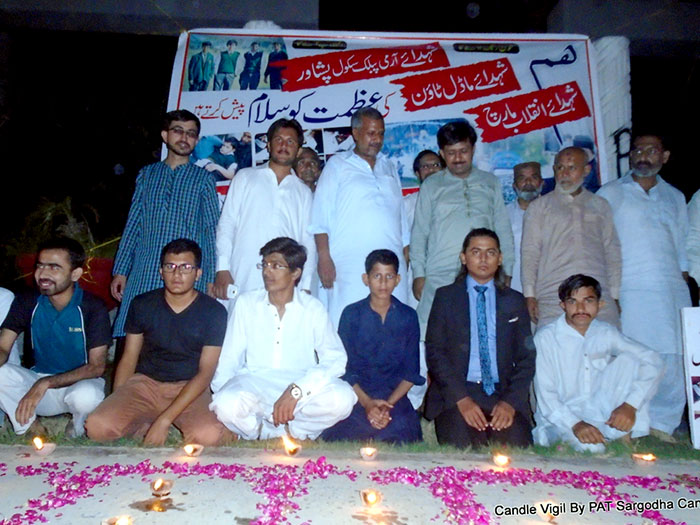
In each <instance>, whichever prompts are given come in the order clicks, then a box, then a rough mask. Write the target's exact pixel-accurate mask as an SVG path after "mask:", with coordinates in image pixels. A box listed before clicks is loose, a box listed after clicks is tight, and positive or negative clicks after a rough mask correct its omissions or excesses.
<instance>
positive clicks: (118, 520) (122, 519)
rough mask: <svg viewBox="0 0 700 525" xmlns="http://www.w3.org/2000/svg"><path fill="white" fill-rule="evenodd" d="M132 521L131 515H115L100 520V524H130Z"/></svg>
mask: <svg viewBox="0 0 700 525" xmlns="http://www.w3.org/2000/svg"><path fill="white" fill-rule="evenodd" d="M132 523H133V521H132V519H131V516H115V517H113V518H107V519H106V520H102V523H101V524H100V525H131V524H132Z"/></svg>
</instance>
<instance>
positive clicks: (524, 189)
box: [506, 162, 544, 292]
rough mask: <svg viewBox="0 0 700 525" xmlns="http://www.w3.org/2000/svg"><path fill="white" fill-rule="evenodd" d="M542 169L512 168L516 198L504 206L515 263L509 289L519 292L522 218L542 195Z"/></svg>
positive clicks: (534, 164)
mask: <svg viewBox="0 0 700 525" xmlns="http://www.w3.org/2000/svg"><path fill="white" fill-rule="evenodd" d="M543 186H544V181H543V180H542V167H541V166H540V163H539V162H522V163H520V164H516V165H515V166H513V191H515V194H516V195H517V196H518V198H517V199H515V200H514V201H513V202H511V203H509V204H507V205H506V210H508V217H509V218H510V227H511V228H512V230H513V246H514V247H515V262H514V263H513V279H512V280H511V282H510V287H511V288H512V289H513V290H517V291H519V292H522V291H523V284H522V282H521V281H520V241H521V239H522V237H523V218H525V210H527V207H528V206H529V205H530V203H531V202H532V201H534V200H535V199H536V198H537V197H539V196H540V193H542V187H543Z"/></svg>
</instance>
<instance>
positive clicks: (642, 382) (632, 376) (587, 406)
mask: <svg viewBox="0 0 700 525" xmlns="http://www.w3.org/2000/svg"><path fill="white" fill-rule="evenodd" d="M535 346H536V348H537V361H536V366H535V380H534V385H535V395H536V396H537V412H535V423H536V425H537V426H536V428H535V429H534V431H533V439H534V440H535V443H537V444H539V445H544V446H547V445H549V444H550V443H551V442H552V441H554V440H557V439H564V440H565V441H568V442H570V443H571V444H573V445H580V442H578V439H577V438H576V437H575V436H574V435H573V431H572V427H573V426H574V425H575V424H576V423H578V422H579V421H585V422H586V423H589V424H591V425H594V426H595V427H597V428H598V429H599V430H600V431H601V432H602V433H603V435H604V436H605V437H607V438H608V439H616V438H619V437H621V436H622V435H623V432H621V431H618V430H615V429H613V428H612V427H609V426H608V425H606V424H605V421H607V420H608V418H609V417H610V413H611V412H612V410H614V409H615V408H617V407H618V406H620V405H621V404H622V403H623V402H626V403H628V404H630V405H632V406H633V407H635V408H636V409H637V414H636V416H637V418H636V421H635V424H634V426H633V427H632V436H633V437H638V436H644V435H646V434H648V432H649V414H648V405H649V400H650V399H651V397H652V396H653V395H654V393H655V392H656V388H657V386H658V383H659V379H660V374H661V370H662V368H661V367H662V362H661V359H660V358H659V356H658V355H656V353H655V352H654V351H653V350H651V349H650V348H647V347H645V346H644V345H642V344H640V343H638V342H636V341H634V340H632V339H630V338H628V337H625V336H624V335H622V333H621V332H620V331H619V330H618V329H617V328H615V327H614V326H612V325H610V324H608V323H605V322H602V321H598V320H597V319H594V320H593V322H592V323H591V324H590V326H589V327H588V330H587V331H586V335H585V337H584V336H582V335H581V334H579V333H578V332H577V331H576V330H574V329H573V328H572V327H571V326H569V324H568V323H567V322H566V318H565V316H564V315H563V314H562V315H561V316H560V317H559V318H558V319H557V320H556V321H554V322H553V323H550V324H548V325H545V326H544V327H542V328H540V329H538V330H537V333H536V334H535ZM577 448H581V447H577ZM584 448H585V447H584Z"/></svg>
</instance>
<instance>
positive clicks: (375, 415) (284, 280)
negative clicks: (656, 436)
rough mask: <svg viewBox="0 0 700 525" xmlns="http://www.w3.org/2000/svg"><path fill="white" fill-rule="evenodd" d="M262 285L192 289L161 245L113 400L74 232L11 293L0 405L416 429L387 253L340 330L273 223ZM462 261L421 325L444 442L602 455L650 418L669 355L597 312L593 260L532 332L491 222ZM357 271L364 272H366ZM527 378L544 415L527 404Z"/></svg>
mask: <svg viewBox="0 0 700 525" xmlns="http://www.w3.org/2000/svg"><path fill="white" fill-rule="evenodd" d="M260 255H261V258H262V259H261V262H260V263H259V264H258V268H259V269H260V271H261V272H262V276H263V282H264V286H265V288H264V289H260V290H256V291H251V292H247V293H244V294H242V295H241V296H240V297H239V298H238V300H237V303H236V305H235V307H234V310H233V313H232V315H231V317H230V318H229V319H228V320H227V314H226V310H225V308H224V307H223V306H222V305H221V304H219V303H218V302H217V301H216V300H214V299H212V298H210V297H208V296H207V295H205V294H203V293H201V292H198V291H197V290H196V289H195V288H194V285H195V282H196V281H197V280H198V279H199V278H200V277H201V250H200V248H199V246H198V245H197V244H196V243H195V242H194V241H191V240H188V239H178V240H175V241H172V242H170V243H169V244H168V245H166V246H165V247H164V248H163V250H162V252H161V257H160V274H161V276H162V280H163V285H164V286H163V288H159V289H156V290H153V291H151V292H147V293H145V294H142V295H140V296H138V297H137V298H136V299H135V300H134V302H133V303H132V305H131V306H130V309H129V313H128V318H127V322H126V333H127V338H126V345H125V350H124V354H123V356H122V358H121V360H120V361H119V364H118V366H117V369H116V373H115V378H114V385H113V392H112V394H111V395H109V396H108V397H107V398H106V399H105V398H104V380H103V379H102V377H101V376H102V375H103V373H104V370H105V361H106V356H107V348H108V345H109V344H110V343H111V336H110V326H109V319H108V315H107V311H106V309H105V307H104V305H102V303H101V302H100V301H99V300H98V299H96V298H95V297H93V296H91V295H90V294H89V293H88V292H85V291H83V290H82V289H81V288H80V287H79V286H78V285H77V281H78V280H79V278H80V276H81V275H82V272H83V270H82V265H83V263H84V261H85V252H84V250H83V249H82V247H81V246H80V245H79V244H78V243H77V242H75V241H72V240H70V239H55V240H52V241H50V242H48V243H45V244H44V245H43V246H42V247H41V249H40V250H39V253H38V256H37V263H36V271H35V280H36V284H37V286H38V290H39V293H36V292H34V293H27V294H24V295H20V296H18V297H17V298H15V300H14V301H13V303H12V306H11V308H10V311H9V313H8V315H7V317H6V319H5V321H4V323H3V324H2V332H1V333H0V409H2V410H3V411H4V412H5V413H7V415H8V417H9V419H10V421H11V423H12V425H13V427H14V429H15V431H16V432H17V433H18V434H22V433H25V432H27V430H28V429H29V428H30V425H32V423H33V422H34V421H35V418H36V416H37V415H38V416H43V415H55V414H59V413H64V412H70V413H71V414H72V416H73V418H72V421H71V422H70V423H69V427H67V434H68V435H82V434H84V433H85V431H86V430H87V435H88V436H89V437H90V438H92V439H94V440H96V441H109V440H114V439H117V438H120V437H123V436H137V437H143V438H144V443H146V444H152V445H162V444H163V443H164V442H165V440H166V438H167V435H168V432H169V429H170V426H171V425H175V426H176V427H177V428H178V429H179V430H180V431H181V432H182V434H183V436H184V439H185V440H186V441H188V442H197V443H200V444H203V445H221V444H224V443H226V442H228V441H231V440H232V439H235V438H236V437H240V438H243V439H266V438H273V437H278V436H282V435H285V434H289V435H291V436H292V437H295V438H297V439H316V438H317V437H319V436H321V437H322V438H323V439H324V440H327V441H331V440H340V439H347V440H369V439H374V440H380V441H389V442H395V443H403V442H411V441H419V440H421V439H422V435H421V426H420V415H419V412H417V411H416V410H415V409H414V407H413V406H412V404H411V402H410V401H409V399H408V397H407V393H408V391H409V389H411V388H412V387H413V386H414V385H421V384H423V383H424V382H425V381H426V378H424V377H421V375H420V371H419V370H420V368H419V327H418V319H417V316H416V312H415V310H413V309H412V308H410V307H408V306H406V305H404V304H403V303H401V302H400V301H398V300H397V299H396V298H395V297H393V296H392V291H393V290H394V288H395V287H396V286H397V285H398V283H399V281H400V279H401V276H400V275H399V273H398V268H399V261H398V257H397V255H396V254H395V253H393V252H391V251H390V250H375V251H373V252H372V253H370V254H369V255H368V256H367V259H366V263H365V270H366V272H365V273H364V274H363V275H362V276H361V279H362V281H363V283H364V284H365V285H366V286H367V287H368V288H369V295H368V297H367V298H365V299H363V300H362V301H359V302H357V303H354V304H351V305H349V306H348V307H346V308H345V310H344V311H343V313H342V316H341V320H340V325H339V329H338V332H337V333H336V332H335V330H334V329H333V327H332V324H331V322H330V320H329V317H328V314H327V312H326V310H325V308H324V307H323V305H322V304H321V303H320V302H319V301H318V300H317V299H315V298H314V297H312V296H311V295H309V294H307V293H305V292H301V291H299V290H298V289H297V287H296V285H297V284H298V282H299V280H300V278H301V275H302V272H303V269H304V263H305V261H306V253H305V249H304V247H303V246H301V245H299V244H298V243H297V242H296V241H294V240H292V239H289V238H286V237H280V238H276V239H273V240H271V241H270V242H268V243H267V244H265V246H263V247H262V248H261V249H260ZM460 260H461V262H462V271H461V272H460V274H459V275H458V277H457V279H456V280H455V282H454V283H453V284H450V285H448V286H445V287H443V288H440V289H439V290H438V291H437V294H436V297H435V301H434V303H433V306H432V310H431V313H430V318H429V322H428V330H427V335H426V341H425V345H426V359H427V364H428V375H429V377H430V385H429V387H428V391H427V395H426V398H425V403H424V407H423V412H424V415H425V417H426V418H428V419H430V420H435V430H436V434H437V438H438V441H439V442H440V443H447V444H452V445H456V446H459V447H467V446H475V445H482V444H485V443H487V442H488V441H498V442H504V443H510V444H513V445H517V446H528V445H529V444H531V443H532V442H533V437H534V441H535V442H537V443H538V444H543V445H548V444H550V443H552V442H554V441H556V440H560V439H561V440H564V441H566V442H568V443H570V444H572V445H573V446H574V447H575V448H577V449H580V450H591V451H594V452H600V451H603V450H604V443H605V441H606V440H612V439H617V438H620V437H623V436H626V435H628V434H631V437H639V436H643V435H646V434H647V433H648V431H649V425H650V421H649V416H648V402H649V399H650V398H651V397H652V396H653V394H654V393H655V390H656V388H657V385H658V382H659V379H660V376H661V373H662V371H663V370H662V369H663V367H662V364H661V361H660V359H659V358H658V356H657V355H656V354H655V353H654V352H653V351H652V350H650V349H648V348H646V347H644V346H643V345H641V344H639V343H637V342H635V341H633V340H631V339H629V338H627V337H625V336H623V335H622V334H621V333H620V332H619V331H618V330H617V328H615V327H613V326H612V325H610V324H607V323H604V322H602V321H599V320H596V319H595V318H596V315H597V313H598V311H599V309H600V308H601V307H602V302H603V301H602V300H601V299H600V295H601V292H600V285H599V284H598V282H597V281H596V280H595V279H593V278H591V277H588V276H585V275H574V276H571V277H569V278H568V279H566V280H565V281H564V282H563V283H562V284H561V286H560V288H559V296H560V299H561V308H562V310H563V313H562V315H561V317H560V318H559V319H558V320H557V321H555V322H554V323H552V324H550V325H547V326H545V327H543V328H542V329H540V330H538V332H537V335H536V336H535V337H534V344H533V339H532V337H531V331H530V318H529V315H528V310H527V306H526V303H525V300H524V298H523V296H522V295H521V294H520V293H519V292H517V291H514V290H512V289H510V288H508V287H504V286H502V285H501V284H500V282H499V270H500V266H501V263H502V254H501V251H500V244H499V240H498V237H497V235H496V234H495V233H494V232H493V231H491V230H488V229H483V228H480V229H475V230H472V231H471V232H470V233H469V234H468V235H467V237H466V239H465V241H464V244H463V248H462V251H461V254H460ZM358 278H359V276H358ZM22 332H25V333H27V334H30V335H31V341H32V347H33V352H34V358H35V365H34V367H33V368H32V369H26V368H23V367H21V366H20V365H18V364H13V363H11V362H8V357H9V354H10V349H11V347H12V344H13V343H14V341H15V339H16V338H17V336H18V334H20V333H22ZM533 378H534V389H535V394H536V399H537V411H536V413H535V415H534V419H535V422H536V427H535V428H534V431H533V427H532V423H531V422H532V413H531V411H530V403H529V401H528V393H529V389H530V385H531V383H532V381H533Z"/></svg>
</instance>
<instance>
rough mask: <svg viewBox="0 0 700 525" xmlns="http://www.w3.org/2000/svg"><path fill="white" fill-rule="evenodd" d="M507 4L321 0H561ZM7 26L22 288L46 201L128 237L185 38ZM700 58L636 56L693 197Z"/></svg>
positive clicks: (8, 201)
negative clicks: (29, 236)
mask: <svg viewBox="0 0 700 525" xmlns="http://www.w3.org/2000/svg"><path fill="white" fill-rule="evenodd" d="M502 3H503V2H498V1H496V2H493V3H484V5H487V6H491V8H490V9H492V10H493V12H492V13H489V12H488V9H487V8H484V9H485V12H483V13H482V17H481V21H480V22H479V23H478V24H477V23H476V22H475V21H473V20H466V19H463V18H464V17H462V19H460V18H459V17H458V16H450V14H449V12H447V13H445V12H442V13H441V16H440V19H439V20H437V19H434V20H426V17H414V18H413V19H411V20H400V19H397V18H396V17H395V16H394V14H395V11H393V12H390V10H389V9H388V8H382V7H376V6H375V8H374V12H373V14H372V16H371V17H366V18H363V19H360V18H359V17H358V19H357V20H355V21H352V20H349V19H348V17H347V16H345V17H344V16H343V15H344V13H342V12H340V10H339V9H337V6H336V4H334V8H333V9H331V8H326V7H325V6H326V5H327V4H326V3H323V2H322V3H321V9H320V23H319V25H320V27H319V29H322V30H333V29H347V30H358V31H359V30H365V31H422V32H426V31H428V32H429V31H439V32H545V31H546V16H547V13H548V10H549V8H551V5H553V4H554V3H556V2H540V3H538V6H537V8H536V9H532V10H522V11H515V12H511V13H510V14H509V16H508V17H499V16H497V12H498V8H499V6H500V5H501V4H502ZM382 9H384V10H385V11H386V12H382ZM345 14H346V13H345ZM387 20H388V21H390V22H384V21H387ZM0 30H2V31H4V32H5V34H6V35H7V38H6V39H5V40H4V43H3V44H2V46H3V47H5V50H4V51H3V49H2V47H0V54H3V55H5V58H3V59H2V60H4V61H6V62H7V67H6V70H7V71H8V77H7V79H6V80H5V82H4V89H5V91H6V92H5V97H4V98H5V104H4V107H1V108H0V148H1V149H0V152H2V159H3V161H4V165H3V167H2V173H3V186H2V196H3V199H2V202H3V205H2V206H0V221H1V222H0V224H2V228H0V247H1V248H0V285H2V286H5V287H9V288H11V289H16V288H17V281H15V278H16V277H17V275H18V273H17V271H16V270H15V269H14V264H13V261H12V257H11V256H12V255H13V253H14V250H16V246H15V245H16V244H17V243H16V241H17V238H18V237H19V236H20V232H21V231H22V229H23V224H24V221H25V216H26V215H27V213H28V212H30V211H31V210H34V209H35V208H36V207H37V206H38V205H39V203H40V202H41V199H42V198H48V199H51V200H63V199H64V198H65V197H67V196H70V197H71V198H72V201H73V206H74V209H76V210H78V211H80V210H83V211H84V213H85V214H86V216H89V215H90V213H91V212H90V211H89V208H88V206H92V208H94V209H95V210H98V212H99V217H98V219H99V220H98V221H96V222H95V221H92V219H91V226H92V229H93V233H94V234H95V238H96V239H97V240H98V241H104V240H109V239H111V238H113V237H117V236H118V235H120V233H121V229H122V228H123V226H124V222H125V220H126V215H127V212H128V208H129V203H130V199H131V193H132V191H133V185H134V180H135V177H136V175H137V173H138V170H139V169H140V167H142V166H143V165H145V164H147V163H150V162H153V161H154V160H156V159H157V157H158V155H159V152H160V149H159V148H160V137H159V133H158V131H159V127H160V117H161V115H162V113H163V112H164V111H165V108H166V103H167V93H168V86H169V82H170V74H171V69H172V64H173V59H174V56H175V51H176V46H177V37H174V36H173V37H167V36H149V35H127V34H112V33H97V32H93V33H90V32H80V33H78V32H70V31H49V30H27V29H17V28H11V27H10V28H2V27H0ZM696 61H697V57H695V56H692V54H691V55H681V56H668V57H648V56H632V59H631V64H632V97H633V99H632V100H633V122H634V124H635V126H637V127H640V128H645V129H652V130H656V131H658V132H660V133H662V134H665V135H667V136H668V138H669V139H670V149H671V150H672V156H671V161H670V162H669V164H668V165H667V167H666V168H665V169H664V170H663V174H664V176H665V178H666V180H668V181H669V182H671V183H672V184H674V185H675V186H676V187H678V188H679V189H680V190H681V191H683V192H684V193H685V195H686V197H687V198H690V196H692V194H693V192H694V191H696V190H697V189H698V187H700V181H698V175H697V166H696V165H692V166H691V158H692V159H694V158H695V155H694V148H695V147H697V146H696V145H695V142H696V140H697V137H698V132H697V129H696V128H695V121H696V120H697V117H698V111H697V108H698V104H697V101H696V97H697V96H698V93H700V90H698V87H699V86H698V73H697V70H696ZM0 100H1V97H0ZM116 166H121V167H122V168H121V169H115V167H116ZM85 210H87V211H85Z"/></svg>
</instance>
